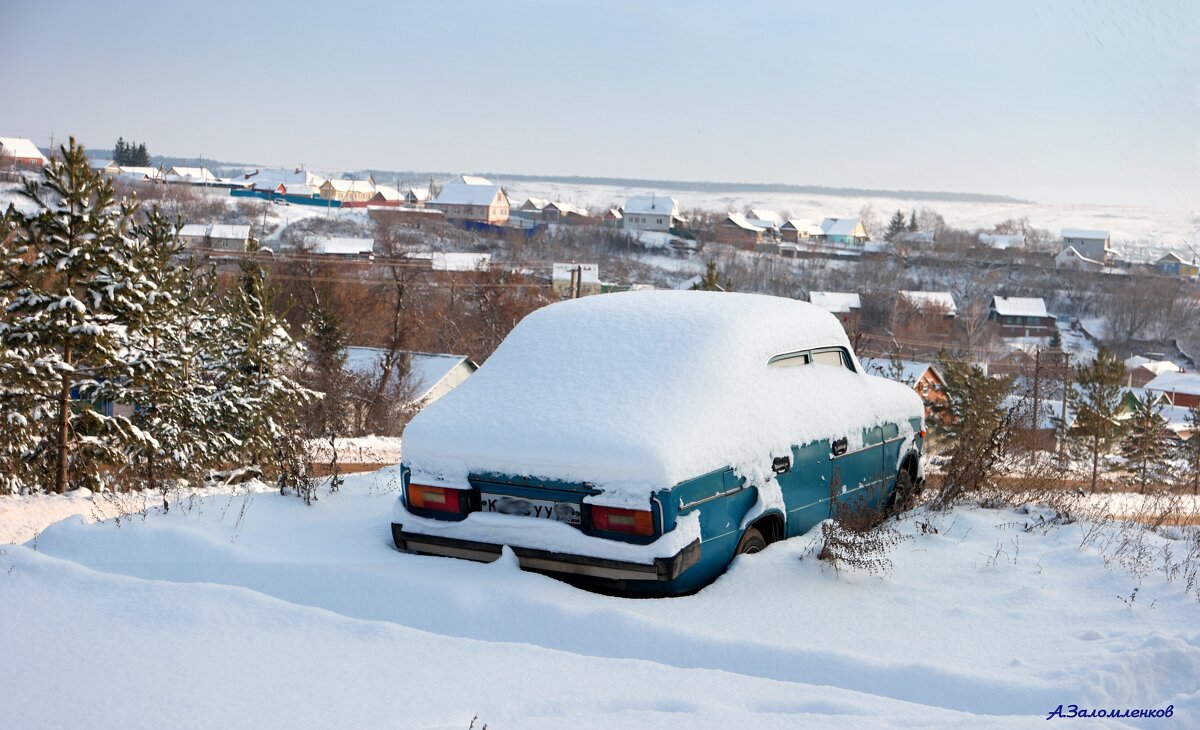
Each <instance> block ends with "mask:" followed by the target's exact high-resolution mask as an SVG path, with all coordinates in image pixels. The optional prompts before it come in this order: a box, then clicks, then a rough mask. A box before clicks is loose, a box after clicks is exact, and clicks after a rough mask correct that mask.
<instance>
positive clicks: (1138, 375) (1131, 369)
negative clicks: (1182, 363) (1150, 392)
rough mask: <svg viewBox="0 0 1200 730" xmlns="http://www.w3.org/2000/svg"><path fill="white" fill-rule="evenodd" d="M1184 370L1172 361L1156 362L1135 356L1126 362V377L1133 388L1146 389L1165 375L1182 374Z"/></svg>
mask: <svg viewBox="0 0 1200 730" xmlns="http://www.w3.org/2000/svg"><path fill="white" fill-rule="evenodd" d="M1181 372H1183V368H1181V367H1179V366H1178V365H1176V364H1175V363H1173V362H1171V361H1170V360H1154V359H1151V358H1148V357H1143V356H1141V355H1134V356H1133V357H1130V358H1127V359H1126V360H1125V377H1126V380H1127V384H1128V385H1129V386H1130V387H1132V388H1144V387H1145V386H1146V384H1147V383H1149V382H1150V381H1151V380H1154V379H1155V378H1157V377H1158V376H1159V375H1162V374H1163V373H1181Z"/></svg>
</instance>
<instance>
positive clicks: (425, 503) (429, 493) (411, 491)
mask: <svg viewBox="0 0 1200 730" xmlns="http://www.w3.org/2000/svg"><path fill="white" fill-rule="evenodd" d="M408 506H409V507H414V508H416V509H431V510H436V511H438V512H454V513H460V512H462V511H463V509H462V490H461V489H447V488H446V487H428V486H425V485H424V484H409V485H408Z"/></svg>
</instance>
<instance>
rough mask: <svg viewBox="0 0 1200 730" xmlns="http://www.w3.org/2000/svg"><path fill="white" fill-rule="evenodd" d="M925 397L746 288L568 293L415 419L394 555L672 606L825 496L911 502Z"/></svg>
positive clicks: (785, 306)
mask: <svg viewBox="0 0 1200 730" xmlns="http://www.w3.org/2000/svg"><path fill="white" fill-rule="evenodd" d="M923 412H924V409H923V405H922V403H921V399H920V398H919V397H918V396H917V394H916V393H914V392H913V390H912V389H911V388H908V387H906V386H904V385H902V384H900V383H896V382H892V381H889V380H884V379H882V378H878V377H874V376H871V375H867V374H865V373H864V372H863V369H862V366H861V365H860V364H859V362H858V358H857V357H856V356H855V354H854V352H853V350H852V349H851V347H850V343H849V341H848V340H847V338H846V333H845V331H844V330H843V329H842V326H841V324H840V323H839V322H838V320H837V318H835V317H834V316H833V315H832V314H830V313H828V312H826V311H824V310H822V309H820V308H818V307H815V306H813V305H811V304H808V303H805V302H799V301H795V300H791V299H781V298H777V297H768V296H760V295H752V294H726V293H719V292H694V291H640V292H628V293H623V294H606V295H601V296H591V297H584V298H581V299H575V300H570V301H566V302H562V303H558V304H553V305H551V306H548V307H545V308H543V309H540V310H538V311H536V312H534V313H532V314H530V315H529V316H528V317H526V318H525V319H524V320H522V321H521V322H520V324H518V325H517V327H516V328H514V329H513V331H512V333H511V334H510V335H509V336H508V338H507V339H505V340H504V342H503V343H502V344H501V345H500V347H499V348H498V349H497V350H496V352H495V353H494V354H493V355H492V356H491V358H489V359H488V361H487V362H486V363H485V364H484V365H483V366H482V367H481V368H480V369H479V370H478V371H477V372H476V373H475V374H473V375H472V376H471V377H470V378H469V379H467V380H466V381H465V382H464V383H462V384H461V385H459V386H458V387H457V388H455V389H454V390H452V391H450V393H448V394H447V395H445V396H443V397H442V398H441V399H439V400H438V401H437V402H435V403H433V404H431V405H430V406H428V407H427V408H426V409H425V410H423V411H422V412H421V413H420V414H418V415H417V416H416V417H415V418H413V420H412V421H411V422H410V423H409V425H408V427H407V428H406V429H405V432H404V460H403V464H402V468H401V474H402V477H403V489H402V491H401V496H400V497H399V498H398V500H397V502H396V504H395V507H394V512H393V516H392V536H393V539H394V541H395V544H396V546H397V547H398V548H399V549H401V550H406V551H411V552H416V553H421V554H429V555H441V556H448V557H456V558H465V559H469V560H479V561H492V560H495V559H496V558H497V557H498V556H499V555H500V554H501V552H502V549H503V546H509V547H510V548H511V549H512V551H513V552H514V553H515V555H516V557H517V559H518V561H519V562H520V565H521V567H522V568H525V569H528V570H534V571H538V572H545V573H549V574H553V575H556V576H559V577H564V578H567V579H570V580H574V581H579V582H588V583H593V584H598V585H600V586H602V587H605V588H607V589H610V590H618V591H624V592H631V593H648V594H660V595H671V594H679V593H686V592H690V591H694V590H696V589H698V588H700V587H702V586H704V585H706V584H708V583H710V582H711V581H712V580H714V579H715V578H716V577H717V576H719V575H720V574H721V573H722V572H723V571H724V570H725V569H726V567H727V566H728V565H729V563H730V562H731V561H732V560H733V558H734V557H735V556H736V555H738V554H741V553H753V552H757V551H759V550H761V549H763V548H764V547H765V546H766V545H767V544H768V543H771V542H774V541H777V540H783V539H786V538H790V537H794V536H796V535H800V534H802V533H804V532H806V531H808V530H809V529H811V528H812V527H813V526H814V525H816V524H818V523H819V522H821V521H823V520H825V519H827V518H828V517H829V516H830V511H831V504H833V503H834V501H835V500H860V501H862V502H864V503H868V504H872V505H874V506H880V507H883V506H887V505H888V504H889V503H890V502H894V501H896V500H898V499H900V500H906V498H907V497H908V496H909V495H910V494H912V493H914V492H915V491H917V490H919V488H920V485H921V483H922V481H923V479H922V468H921V461H920V452H921V448H922V444H923V437H924V432H923V428H924V423H923V421H922V417H923Z"/></svg>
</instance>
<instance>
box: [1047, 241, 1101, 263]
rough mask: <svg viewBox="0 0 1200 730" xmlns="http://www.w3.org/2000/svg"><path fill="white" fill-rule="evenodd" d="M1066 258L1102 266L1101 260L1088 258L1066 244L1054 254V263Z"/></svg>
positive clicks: (1061, 261) (1066, 259)
mask: <svg viewBox="0 0 1200 730" xmlns="http://www.w3.org/2000/svg"><path fill="white" fill-rule="evenodd" d="M1068 260H1075V261H1083V262H1084V263H1088V264H1093V265H1095V266H1100V267H1103V266H1104V264H1103V263H1102V262H1100V261H1097V260H1096V259H1089V258H1088V257H1087V256H1084V255H1083V254H1081V253H1079V251H1077V250H1075V247H1074V246H1067V247H1066V248H1064V249H1063V250H1061V251H1059V252H1058V253H1056V254H1055V255H1054V262H1055V263H1059V264H1061V263H1063V262H1064V261H1068Z"/></svg>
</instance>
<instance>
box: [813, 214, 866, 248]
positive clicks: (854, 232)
mask: <svg viewBox="0 0 1200 730" xmlns="http://www.w3.org/2000/svg"><path fill="white" fill-rule="evenodd" d="M869 238H870V236H868V235H867V229H866V228H865V227H864V226H863V223H862V221H861V220H859V219H858V218H826V219H825V220H823V221H821V240H823V241H825V242H826V243H850V244H855V243H865V242H866V241H867V240H868V239H869Z"/></svg>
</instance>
